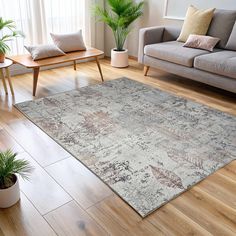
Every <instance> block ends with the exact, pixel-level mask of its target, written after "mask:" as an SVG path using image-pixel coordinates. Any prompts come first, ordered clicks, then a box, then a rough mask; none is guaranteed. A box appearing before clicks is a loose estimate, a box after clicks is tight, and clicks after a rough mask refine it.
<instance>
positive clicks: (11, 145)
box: [0, 129, 24, 153]
mask: <svg viewBox="0 0 236 236" xmlns="http://www.w3.org/2000/svg"><path fill="white" fill-rule="evenodd" d="M7 149H11V150H12V151H13V152H17V153H20V152H23V151H24V150H23V148H22V147H21V146H20V145H19V144H18V143H17V142H16V141H15V140H14V139H13V138H12V137H11V136H10V135H9V134H8V133H7V132H6V130H4V129H0V150H7Z"/></svg>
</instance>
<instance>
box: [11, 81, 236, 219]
mask: <svg viewBox="0 0 236 236" xmlns="http://www.w3.org/2000/svg"><path fill="white" fill-rule="evenodd" d="M124 78H125V79H128V80H132V81H135V82H137V83H140V84H143V85H146V86H148V87H151V88H154V89H157V90H160V91H162V90H161V89H159V88H155V87H153V86H151V85H149V84H144V83H142V82H139V81H137V80H133V79H129V78H127V77H120V78H117V79H113V80H108V81H105V82H103V83H98V84H93V85H87V86H84V87H81V88H85V87H91V86H96V85H101V84H104V83H106V82H109V81H114V80H118V79H124ZM81 88H78V89H72V90H69V91H64V92H59V93H56V94H53V95H50V96H46V97H41V98H36V99H35V100H28V101H24V102H20V103H16V104H13V106H14V108H16V109H17V110H18V111H19V112H20V113H21V114H23V116H25V117H26V118H27V119H28V120H29V121H30V122H31V123H33V124H34V125H35V126H36V127H38V128H39V129H40V130H41V131H43V132H44V133H45V134H46V135H47V136H48V137H50V138H51V139H52V140H53V141H54V142H56V143H57V144H58V145H59V146H60V147H62V148H63V149H64V150H65V151H66V152H68V153H69V154H70V155H71V156H72V157H73V158H75V159H76V160H77V161H79V162H80V163H81V164H82V165H83V166H84V167H85V168H87V169H88V170H89V171H91V172H92V173H93V174H94V175H95V176H96V177H98V178H99V180H101V181H102V182H103V183H104V184H105V185H106V186H107V187H108V188H109V189H111V191H112V192H114V193H115V194H116V195H117V196H118V197H119V198H120V199H121V200H122V201H124V202H125V203H126V204H127V205H128V206H129V207H131V208H132V209H133V210H134V211H135V212H136V213H137V214H138V215H139V216H141V218H142V219H144V218H146V217H147V216H149V215H151V214H152V213H154V212H155V211H156V210H158V209H159V208H161V207H162V206H164V205H166V204H167V203H169V202H170V201H172V200H174V199H176V198H177V197H179V196H180V195H181V194H183V193H185V192H187V191H189V190H191V189H192V188H193V187H195V186H196V185H197V184H199V183H201V182H202V181H204V180H205V179H206V178H208V177H209V176H211V175H213V174H215V173H216V172H217V171H219V170H220V169H223V168H224V167H225V166H227V165H229V164H230V163H231V162H233V161H235V160H236V159H234V160H231V161H230V162H229V163H227V164H224V165H223V166H222V167H220V168H219V169H217V170H216V171H214V172H213V173H210V174H209V175H206V177H205V178H204V179H201V180H199V181H198V182H196V183H194V184H193V185H192V186H190V187H189V188H186V189H185V190H183V191H182V192H180V193H178V194H176V195H175V196H173V197H172V198H170V199H169V200H168V201H167V202H165V203H163V204H161V205H160V206H158V207H157V208H155V209H153V210H152V211H150V212H148V213H147V214H145V215H142V214H141V213H139V212H138V211H137V210H136V209H135V208H134V207H133V206H131V205H130V204H129V203H128V202H127V201H126V200H125V199H124V198H123V197H122V196H120V194H119V193H118V192H116V191H115V190H114V189H113V188H112V187H110V186H109V185H108V184H107V183H106V182H105V181H103V180H102V178H101V177H99V176H98V175H97V174H96V173H95V172H94V171H93V170H91V169H90V168H89V167H88V166H86V165H85V164H84V163H83V162H82V161H81V160H79V159H78V158H76V157H75V156H74V155H73V154H72V153H71V152H70V151H69V150H67V149H66V148H65V147H63V146H62V145H61V144H60V143H59V142H58V141H57V140H55V139H54V138H53V137H52V136H51V135H50V134H48V133H47V132H45V131H44V130H43V129H42V128H41V127H40V126H38V125H37V124H36V123H35V122H34V121H33V120H32V119H31V118H30V117H28V115H26V114H25V113H23V112H22V111H21V110H20V109H19V108H18V105H19V104H22V103H25V102H33V101H36V100H39V99H44V98H48V97H53V96H56V95H59V94H63V93H67V92H70V91H74V90H79V89H81ZM162 92H164V93H167V94H170V95H172V96H175V97H179V98H183V99H186V100H188V99H187V98H185V97H181V96H178V95H175V94H172V93H168V92H167V91H162ZM189 100H190V101H191V102H193V103H197V104H200V105H203V106H206V107H209V108H210V109H212V110H216V111H220V112H222V113H226V114H229V115H231V116H233V117H235V116H234V115H232V114H230V113H227V112H224V111H221V110H218V109H215V108H212V107H210V106H207V105H205V104H201V103H199V102H196V101H194V100H191V99H189Z"/></svg>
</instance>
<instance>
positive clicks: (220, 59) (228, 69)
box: [194, 50, 236, 79]
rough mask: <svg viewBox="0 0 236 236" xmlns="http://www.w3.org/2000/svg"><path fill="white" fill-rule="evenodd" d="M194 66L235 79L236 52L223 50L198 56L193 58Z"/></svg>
mask: <svg viewBox="0 0 236 236" xmlns="http://www.w3.org/2000/svg"><path fill="white" fill-rule="evenodd" d="M194 67H195V68H197V69H200V70H204V71H207V72H211V73H214V74H217V75H223V76H226V77H230V78H234V79H236V52H235V51H226V50H225V51H220V52H215V53H212V54H208V55H202V56H198V57H196V58H195V60H194Z"/></svg>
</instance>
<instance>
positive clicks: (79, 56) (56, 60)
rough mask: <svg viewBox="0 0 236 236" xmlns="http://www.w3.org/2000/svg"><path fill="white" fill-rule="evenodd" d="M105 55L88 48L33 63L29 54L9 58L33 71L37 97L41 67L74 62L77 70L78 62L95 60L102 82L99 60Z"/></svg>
mask: <svg viewBox="0 0 236 236" xmlns="http://www.w3.org/2000/svg"><path fill="white" fill-rule="evenodd" d="M103 54H104V52H103V51H100V50H98V49H96V48H88V49H87V50H86V51H77V52H70V53H66V55H64V56H58V57H51V58H46V59H41V60H37V61H33V59H32V57H31V56H30V55H29V54H25V55H17V56H10V57H8V58H9V59H11V60H12V61H13V62H14V63H15V64H20V65H22V66H24V67H26V68H31V69H33V96H35V94H36V89H37V83H38V76H39V70H40V67H44V66H50V65H56V64H61V63H65V62H72V61H73V62H74V70H76V61H77V60H84V59H88V58H94V59H95V61H96V63H97V66H98V70H99V73H100V76H101V80H102V81H104V80H103V75H102V69H101V66H100V63H99V59H98V57H99V56H101V55H103Z"/></svg>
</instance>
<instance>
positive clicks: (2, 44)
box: [0, 17, 23, 63]
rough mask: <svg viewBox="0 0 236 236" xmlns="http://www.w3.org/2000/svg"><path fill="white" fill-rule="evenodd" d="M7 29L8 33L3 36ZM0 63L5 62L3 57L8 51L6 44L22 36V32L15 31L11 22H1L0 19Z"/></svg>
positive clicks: (1, 19) (0, 19)
mask: <svg viewBox="0 0 236 236" xmlns="http://www.w3.org/2000/svg"><path fill="white" fill-rule="evenodd" d="M5 29H7V30H8V32H9V33H7V34H5V33H4V32H3V31H4V30H5ZM0 35H1V37H0V63H3V62H4V60H5V55H6V53H7V52H9V51H10V47H9V46H8V45H7V42H9V41H12V40H13V39H14V38H16V37H19V36H23V34H22V32H20V31H17V30H16V25H15V22H14V21H13V20H3V18H2V17H0Z"/></svg>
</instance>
